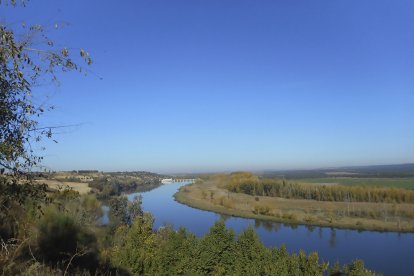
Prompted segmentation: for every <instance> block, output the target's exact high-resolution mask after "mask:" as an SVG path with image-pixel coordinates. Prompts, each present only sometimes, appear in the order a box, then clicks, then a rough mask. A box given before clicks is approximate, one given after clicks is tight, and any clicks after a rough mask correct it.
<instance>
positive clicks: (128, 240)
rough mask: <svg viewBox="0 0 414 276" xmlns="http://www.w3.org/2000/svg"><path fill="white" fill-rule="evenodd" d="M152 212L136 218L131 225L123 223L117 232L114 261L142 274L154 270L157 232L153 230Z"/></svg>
mask: <svg viewBox="0 0 414 276" xmlns="http://www.w3.org/2000/svg"><path fill="white" fill-rule="evenodd" d="M152 225H153V218H152V216H151V215H150V214H145V215H144V216H143V217H139V218H136V219H135V220H134V222H133V224H132V225H131V226H127V225H121V226H120V227H119V228H118V229H117V231H116V233H115V241H116V243H115V245H114V247H113V249H112V261H113V263H114V264H115V265H118V266H121V267H125V268H128V269H129V270H130V271H131V272H132V273H134V274H139V275H142V274H144V273H147V274H148V273H149V272H152V271H154V268H155V267H156V264H155V262H154V261H155V256H156V254H155V249H156V234H155V233H154V232H153V230H152Z"/></svg>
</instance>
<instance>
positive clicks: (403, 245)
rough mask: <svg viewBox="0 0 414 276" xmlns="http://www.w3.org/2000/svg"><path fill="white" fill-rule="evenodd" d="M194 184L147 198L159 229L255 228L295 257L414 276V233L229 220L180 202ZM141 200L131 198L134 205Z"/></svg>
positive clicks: (145, 205)
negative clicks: (177, 196) (358, 263)
mask: <svg viewBox="0 0 414 276" xmlns="http://www.w3.org/2000/svg"><path fill="white" fill-rule="evenodd" d="M186 184H188V182H176V183H172V184H167V185H163V186H160V187H158V188H156V189H154V190H151V191H149V192H145V193H141V195H142V206H143V209H144V211H145V212H150V213H152V214H153V216H154V218H155V223H154V228H155V229H158V228H159V227H161V226H164V225H167V224H170V225H172V226H173V227H174V228H175V229H178V228H179V227H181V226H183V227H185V228H186V229H187V230H188V231H190V232H192V233H194V234H196V235H197V236H202V235H204V234H205V233H207V232H208V231H209V229H210V227H211V226H212V225H213V224H214V223H215V222H216V221H217V220H219V219H224V220H225V222H226V225H227V227H229V228H232V229H233V230H234V231H235V233H236V234H237V233H240V232H241V231H243V230H244V229H246V228H247V227H249V226H251V227H254V228H255V230H256V232H257V234H258V235H259V237H260V239H261V240H262V242H263V243H264V244H265V245H266V246H268V247H274V246H281V245H285V246H286V248H287V250H288V251H289V252H291V253H294V252H299V250H300V249H303V250H304V251H305V252H306V253H310V252H314V251H316V252H318V254H319V258H320V259H321V260H323V261H327V262H329V263H330V264H333V263H335V262H336V261H339V262H340V263H341V264H344V263H349V262H351V261H352V260H354V259H363V260H364V262H365V266H366V267H367V268H369V269H372V270H375V271H376V272H381V273H382V274H383V275H401V276H403V275H407V276H411V275H414V233H395V232H376V231H357V230H347V229H338V228H329V227H317V226H305V225H287V224H283V223H275V222H269V221H260V220H255V219H246V218H238V217H231V216H224V215H220V214H216V213H214V212H209V211H203V210H199V209H195V208H191V207H188V206H186V205H183V204H181V203H178V202H176V201H175V200H174V198H173V195H174V193H176V192H177V190H178V189H179V188H180V187H181V186H183V185H186ZM136 195H137V194H130V195H129V196H128V198H129V199H130V200H131V199H132V198H133V197H135V196H136Z"/></svg>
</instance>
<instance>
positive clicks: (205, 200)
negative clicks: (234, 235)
mask: <svg viewBox="0 0 414 276" xmlns="http://www.w3.org/2000/svg"><path fill="white" fill-rule="evenodd" d="M219 184H220V183H219V180H215V179H210V180H207V181H203V182H199V183H195V184H191V185H187V186H184V187H181V188H180V190H179V191H178V192H177V193H176V194H175V195H174V198H175V200H177V201H178V202H180V203H182V204H185V205H188V206H190V207H194V208H198V209H202V210H208V211H213V212H216V213H220V214H225V215H230V216H237V217H244V218H254V219H261V220H269V221H275V222H282V223H293V224H305V225H313V226H325V227H336V228H346V229H355V230H374V231H393V232H414V218H412V217H411V218H408V217H400V216H394V215H393V214H395V213H396V212H397V211H398V212H401V211H405V212H408V213H409V212H414V204H393V203H367V202H352V203H348V202H325V201H315V200H301V199H285V198H275V197H266V196H250V195H246V194H241V193H232V192H229V191H228V190H226V189H224V188H221V187H220V185H219ZM356 210H366V212H365V213H366V214H368V216H361V215H359V216H358V215H356V214H357V211H356ZM379 213H381V214H383V215H382V216H378V215H377V214H379Z"/></svg>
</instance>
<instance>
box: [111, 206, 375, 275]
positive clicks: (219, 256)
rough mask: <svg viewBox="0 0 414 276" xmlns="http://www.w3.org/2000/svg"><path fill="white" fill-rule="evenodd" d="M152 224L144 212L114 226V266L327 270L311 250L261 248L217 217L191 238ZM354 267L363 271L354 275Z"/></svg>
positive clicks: (146, 270) (347, 269)
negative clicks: (130, 221) (204, 231)
mask: <svg viewBox="0 0 414 276" xmlns="http://www.w3.org/2000/svg"><path fill="white" fill-rule="evenodd" d="M152 223H153V220H152V217H151V216H150V215H148V214H146V215H144V217H138V218H136V219H135V221H134V223H133V224H132V225H131V226H128V225H121V226H119V227H118V229H117V231H116V234H115V237H114V241H113V246H112V249H111V259H112V262H113V263H114V264H115V265H116V266H118V267H124V268H125V269H127V270H128V271H129V272H131V273H133V274H136V275H323V274H324V272H326V271H327V269H328V265H327V264H326V263H323V262H320V261H319V257H318V254H317V253H311V254H310V255H306V254H305V253H304V252H299V254H293V255H290V254H289V253H288V252H287V251H286V249H285V248H284V247H280V248H273V249H269V248H266V247H265V246H264V245H263V244H262V243H261V241H260V240H259V238H258V236H257V234H256V233H255V231H254V230H253V229H252V228H248V229H247V230H245V231H244V232H242V233H241V234H240V235H239V236H238V237H237V238H236V237H235V235H234V233H233V231H232V230H229V229H227V228H226V227H225V224H224V222H223V221H218V222H217V223H216V224H215V225H213V226H212V227H211V229H210V231H209V233H207V234H206V235H205V236H203V237H201V238H196V237H195V236H194V235H192V234H189V233H187V232H186V230H185V229H183V228H181V229H179V230H178V231H174V230H173V229H172V228H171V227H164V228H161V229H160V230H158V231H154V230H152V226H153V225H152ZM332 271H333V270H331V273H332ZM339 271H340V273H343V274H339V275H374V273H372V272H369V271H367V270H366V269H365V268H364V265H363V263H360V262H354V263H352V264H350V265H348V266H344V268H343V269H342V270H341V269H339ZM359 272H363V273H368V274H355V273H359ZM332 275H334V274H332Z"/></svg>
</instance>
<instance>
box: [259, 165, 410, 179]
mask: <svg viewBox="0 0 414 276" xmlns="http://www.w3.org/2000/svg"><path fill="white" fill-rule="evenodd" d="M259 175H262V176H265V177H285V178H313V177H315V178H316V177H336V176H337V177H414V163H410V164H392V165H372V166H349V167H335V168H320V169H312V170H274V171H272V170H269V171H264V172H262V173H259Z"/></svg>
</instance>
